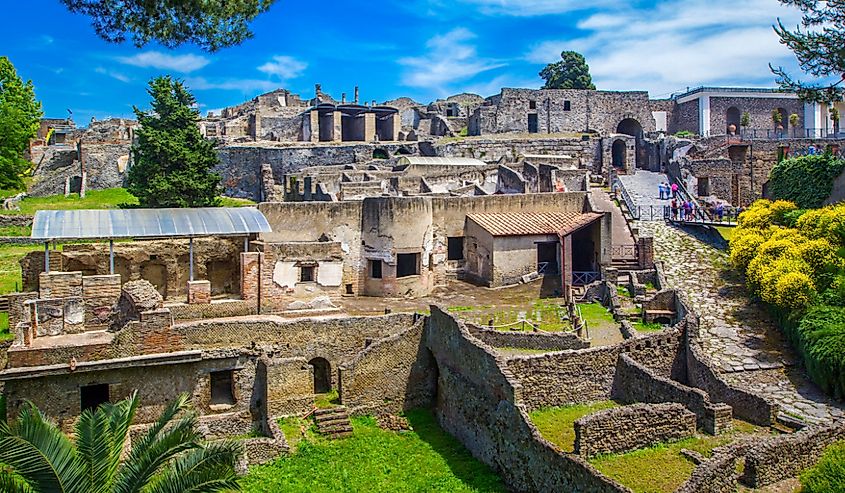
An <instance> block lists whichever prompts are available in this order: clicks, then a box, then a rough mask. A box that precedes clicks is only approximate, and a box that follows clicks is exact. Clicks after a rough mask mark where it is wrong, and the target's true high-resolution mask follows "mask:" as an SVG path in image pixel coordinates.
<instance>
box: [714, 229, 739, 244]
mask: <svg viewBox="0 0 845 493" xmlns="http://www.w3.org/2000/svg"><path fill="white" fill-rule="evenodd" d="M713 227H714V228H716V231H718V232H719V234H720V235H722V238H724V239H725V241H731V238H733V235H734V229H736V228H730V227H728V226H713Z"/></svg>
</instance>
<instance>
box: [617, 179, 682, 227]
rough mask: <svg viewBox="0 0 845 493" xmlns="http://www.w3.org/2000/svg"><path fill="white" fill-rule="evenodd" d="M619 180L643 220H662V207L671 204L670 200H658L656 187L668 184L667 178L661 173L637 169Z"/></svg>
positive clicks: (658, 194)
mask: <svg viewBox="0 0 845 493" xmlns="http://www.w3.org/2000/svg"><path fill="white" fill-rule="evenodd" d="M619 180H620V181H621V182H622V184H623V185H624V186H625V190H627V191H628V195H630V197H631V200H633V201H634V204H636V205H637V206H639V207H640V208H641V209H640V214H641V216H642V217H643V218H644V219H648V218H654V219H658V218H662V217H663V206H665V205H670V204H671V203H672V199H661V198H660V192H659V190H658V188H657V186H658V185H659V184H660V183H668V182H669V178H667V177H666V175H664V174H663V173H655V172H653V171H644V170H639V169H638V170H637V172H636V173H634V174H633V175H619Z"/></svg>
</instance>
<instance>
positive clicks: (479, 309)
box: [449, 298, 572, 332]
mask: <svg viewBox="0 0 845 493" xmlns="http://www.w3.org/2000/svg"><path fill="white" fill-rule="evenodd" d="M449 311H450V312H452V313H454V314H456V315H458V316H459V317H460V318H461V319H463V320H466V321H468V322H471V323H474V324H477V325H480V326H487V325H489V323H490V320H493V325H496V326H503V325H504V326H506V327H497V329H498V330H502V331H505V332H509V331H512V330H525V331H526V332H528V331H531V330H533V329H532V327H531V325H529V324H525V326H524V328H523V326H522V325H519V324H518V322H520V321H522V320H526V321H528V322H531V323H532V324H534V325H536V326H538V327H539V329H540V330H544V331H547V332H561V331H568V330H571V329H572V324H571V323H570V321H569V320H568V319H565V318H564V317H566V316H568V313H567V311H566V307H563V306H560V299H559V298H539V299H534V300H531V301H530V302H527V303H525V304H524V305H523V306H520V307H518V308H507V309H502V308H498V307H495V306H490V305H482V306H452V307H449ZM512 324H516V325H512Z"/></svg>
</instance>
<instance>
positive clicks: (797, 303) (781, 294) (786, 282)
mask: <svg viewBox="0 0 845 493" xmlns="http://www.w3.org/2000/svg"><path fill="white" fill-rule="evenodd" d="M815 299H816V287H815V285H813V280H812V279H810V276H808V275H807V274H805V273H803V272H795V271H793V272H788V273H786V274H784V275H783V276H781V277H780V278H778V280H777V283H776V284H775V298H774V300H773V301H772V302H773V303H774V304H776V305H778V306H782V307H784V308H788V309H790V310H803V309H805V308H807V307H808V306H810V305H811V304H812V303H813V301H814V300H815Z"/></svg>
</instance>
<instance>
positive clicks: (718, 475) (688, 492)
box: [675, 442, 748, 493]
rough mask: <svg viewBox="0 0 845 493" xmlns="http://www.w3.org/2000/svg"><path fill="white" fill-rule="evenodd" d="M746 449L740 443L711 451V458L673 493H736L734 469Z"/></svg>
mask: <svg viewBox="0 0 845 493" xmlns="http://www.w3.org/2000/svg"><path fill="white" fill-rule="evenodd" d="M747 447H748V445H747V443H743V442H740V443H736V444H731V445H727V446H724V447H718V448H715V449H713V455H712V457H711V458H710V459H709V460H706V461H704V462H702V463H701V464H699V465H698V466H697V467H696V468H695V469H693V471H692V476H690V478H689V479H688V480H687V481H686V482H685V483H684V484H683V485H681V487H680V488H678V490H677V491H676V492H675V493H736V491H737V474H736V468H737V464H738V463H739V460H740V459H741V458H742V456H743V454H744V453H745V451H746V450H747Z"/></svg>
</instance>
